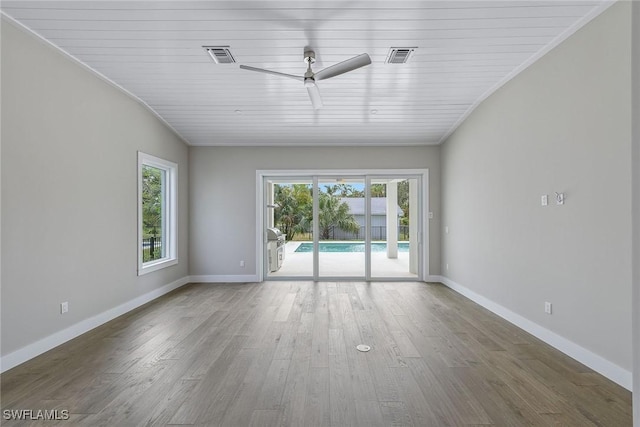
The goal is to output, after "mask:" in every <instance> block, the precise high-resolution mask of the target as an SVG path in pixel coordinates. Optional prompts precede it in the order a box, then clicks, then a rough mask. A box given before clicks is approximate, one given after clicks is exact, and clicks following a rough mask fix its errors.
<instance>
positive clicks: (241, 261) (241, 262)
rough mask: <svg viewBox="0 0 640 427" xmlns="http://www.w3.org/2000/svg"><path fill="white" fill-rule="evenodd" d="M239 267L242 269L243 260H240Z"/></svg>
mask: <svg viewBox="0 0 640 427" xmlns="http://www.w3.org/2000/svg"><path fill="white" fill-rule="evenodd" d="M240 267H244V260H243V259H242V260H240Z"/></svg>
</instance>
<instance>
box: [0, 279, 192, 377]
mask: <svg viewBox="0 0 640 427" xmlns="http://www.w3.org/2000/svg"><path fill="white" fill-rule="evenodd" d="M187 283H189V276H185V277H182V278H180V279H178V280H176V281H174V282H171V283H169V284H167V285H164V286H162V287H160V288H158V289H154V290H152V291H150V292H147V293H146V294H143V295H140V296H138V297H136V298H134V299H132V300H130V301H127V302H125V303H123V304H120V305H118V306H116V307H113V308H110V309H109V310H106V311H103V312H102V313H99V314H96V315H95V316H92V317H89V318H88V319H84V320H81V321H80V322H78V323H75V324H73V325H71V326H69V327H67V328H65V329H63V330H61V331H58V332H55V333H53V334H51V335H49V336H47V337H45V338H42V339H40V340H38V341H36V342H34V343H31V344H28V345H26V346H25V347H22V348H21V349H18V350H16V351H14V352H13V353H9V354H7V355H6V356H2V357H1V358H0V372H5V371H8V370H9V369H11V368H14V367H16V366H18V365H20V364H22V363H24V362H26V361H28V360H31V359H33V358H34V357H36V356H39V355H41V354H42V353H44V352H47V351H49V350H51V349H52V348H55V347H57V346H59V345H61V344H64V343H65V342H67V341H70V340H72V339H74V338H76V337H78V336H80V335H82V334H84V333H86V332H89V331H90V330H92V329H95V328H97V327H98V326H101V325H103V324H105V323H107V322H108V321H110V320H113V319H115V318H116V317H118V316H122V315H123V314H125V313H128V312H130V311H131V310H134V309H136V308H138V307H140V306H141V305H144V304H146V303H148V302H150V301H153V300H154V299H156V298H159V297H161V296H162V295H164V294H167V293H169V292H171V291H173V290H174V289H178V288H179V287H181V286H184V285H186V284H187Z"/></svg>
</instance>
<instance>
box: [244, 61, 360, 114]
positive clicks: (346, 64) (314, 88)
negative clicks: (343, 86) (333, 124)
mask: <svg viewBox="0 0 640 427" xmlns="http://www.w3.org/2000/svg"><path fill="white" fill-rule="evenodd" d="M304 62H305V64H307V71H306V72H305V73H304V76H295V75H293V74H286V73H280V72H278V71H272V70H265V69H262V68H256V67H250V66H248V65H240V68H242V69H243V70H249V71H257V72H259V73H265V74H272V75H274V76H280V77H288V78H290V79H295V80H300V81H302V83H303V84H304V86H305V87H306V88H307V93H308V94H309V99H310V100H311V104H312V105H313V108H315V109H316V110H318V109H320V108H322V98H321V97H320V90H319V89H318V85H316V82H319V81H320V80H326V79H330V78H332V77H336V76H339V75H340V74H344V73H348V72H350V71H353V70H357V69H358V68H361V67H364V66H366V65H369V64H371V58H370V57H369V55H367V54H366V53H363V54H360V55H358V56H354V57H353V58H350V59H347V60H346V61H342V62H339V63H337V64H334V65H331V66H330V67H327V68H324V69H322V70H320V71H318V72H317V73H314V72H313V70H312V69H311V64H313V63H314V62H316V53H315V52H314V51H313V50H305V51H304Z"/></svg>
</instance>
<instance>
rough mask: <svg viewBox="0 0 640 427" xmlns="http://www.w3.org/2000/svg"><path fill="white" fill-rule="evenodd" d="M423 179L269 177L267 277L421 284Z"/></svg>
mask: <svg viewBox="0 0 640 427" xmlns="http://www.w3.org/2000/svg"><path fill="white" fill-rule="evenodd" d="M421 185H422V177H421V176H420V175H356V174H341V175H336V174H331V175H329V174H327V175H309V176H304V175H303V176H296V177H287V176H265V177H264V178H263V200H264V207H263V216H264V221H263V228H264V233H263V234H264V239H263V242H262V245H263V246H262V249H263V253H264V256H263V265H264V269H263V271H264V277H266V278H269V279H278V280H279V279H307V280H311V279H312V280H384V279H390V280H417V279H419V278H420V277H421V274H422V272H421V268H422V266H421V259H422V258H421V256H422V247H421V238H420V237H421V233H422V230H423V226H422V218H423V208H422V198H421V190H422V189H421Z"/></svg>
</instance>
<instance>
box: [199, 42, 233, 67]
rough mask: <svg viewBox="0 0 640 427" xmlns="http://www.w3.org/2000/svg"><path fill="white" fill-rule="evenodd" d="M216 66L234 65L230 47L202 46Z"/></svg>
mask: <svg viewBox="0 0 640 427" xmlns="http://www.w3.org/2000/svg"><path fill="white" fill-rule="evenodd" d="M202 47H203V48H204V49H205V50H206V51H207V53H208V54H209V56H210V57H211V59H213V61H214V62H215V63H216V64H234V63H235V62H236V60H235V59H234V57H233V55H231V51H230V50H229V46H202Z"/></svg>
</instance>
